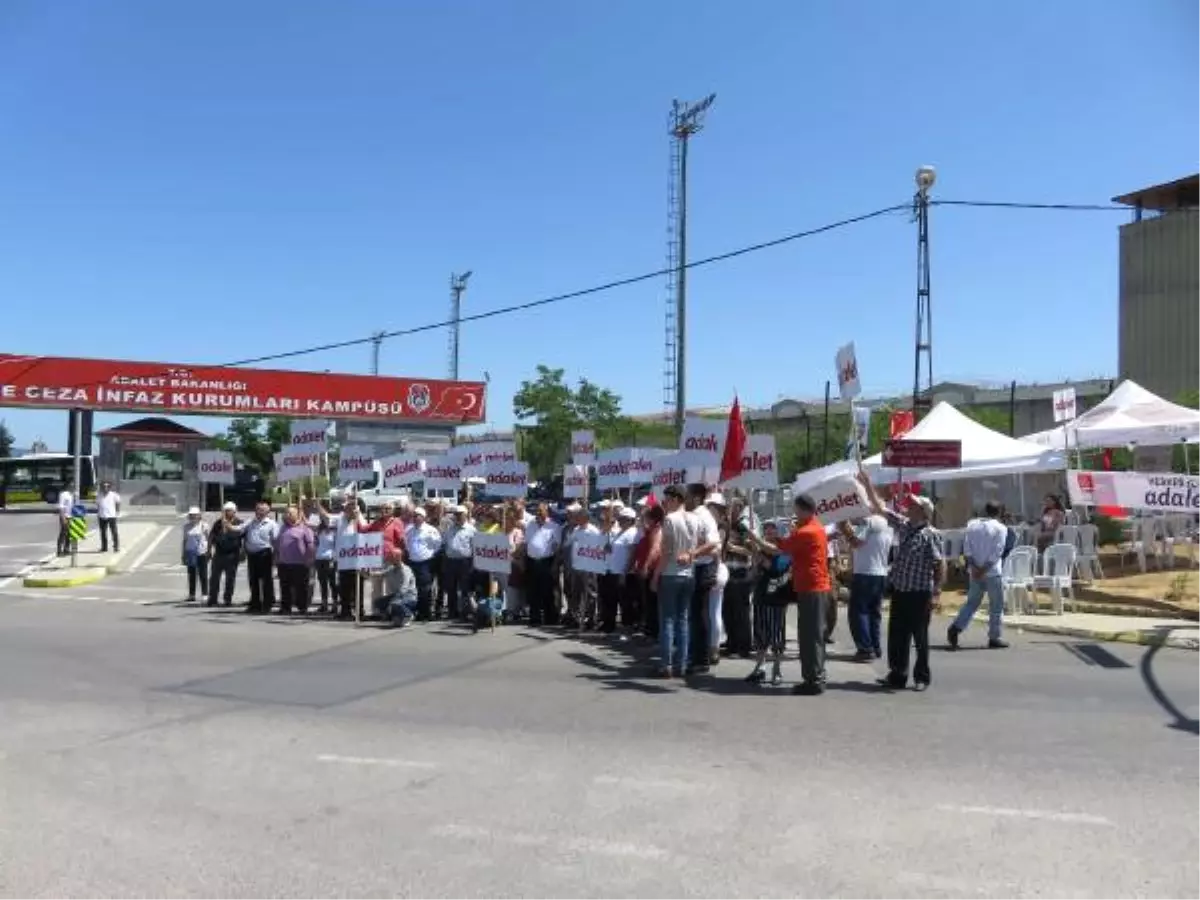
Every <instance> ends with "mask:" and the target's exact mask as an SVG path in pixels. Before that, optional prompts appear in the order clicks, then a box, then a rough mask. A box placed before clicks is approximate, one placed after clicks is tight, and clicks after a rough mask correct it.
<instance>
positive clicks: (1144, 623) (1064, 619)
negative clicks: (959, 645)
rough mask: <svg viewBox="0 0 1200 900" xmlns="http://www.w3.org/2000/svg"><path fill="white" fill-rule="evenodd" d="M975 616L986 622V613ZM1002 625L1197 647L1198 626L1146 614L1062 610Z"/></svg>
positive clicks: (1127, 641) (1009, 619)
mask: <svg viewBox="0 0 1200 900" xmlns="http://www.w3.org/2000/svg"><path fill="white" fill-rule="evenodd" d="M976 618H977V619H979V620H981V621H984V622H986V621H987V615H986V614H980V615H977V616H976ZM1004 627H1005V628H1017V629H1024V630H1025V631H1031V632H1035V633H1039V634H1061V635H1064V636H1067V637H1077V638H1091V639H1092V640H1096V641H1119V642H1120V643H1123V644H1141V645H1143V646H1148V647H1173V648H1175V649H1177V650H1200V627H1198V626H1197V623H1196V622H1190V621H1188V620H1186V619H1152V618H1147V617H1146V616H1110V615H1098V614H1096V613H1077V612H1070V613H1063V614H1062V615H1061V616H1056V615H1053V614H1051V615H1041V616H1005V617H1004Z"/></svg>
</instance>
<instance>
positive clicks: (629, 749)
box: [0, 520, 1200, 897]
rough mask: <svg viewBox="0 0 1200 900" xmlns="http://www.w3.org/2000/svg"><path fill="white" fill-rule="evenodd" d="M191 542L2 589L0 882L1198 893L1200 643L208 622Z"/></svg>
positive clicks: (5, 529) (9, 885)
mask: <svg viewBox="0 0 1200 900" xmlns="http://www.w3.org/2000/svg"><path fill="white" fill-rule="evenodd" d="M22 527H23V526H22ZM18 542H19V541H17V539H16V538H15V537H13V536H12V531H11V530H10V527H9V524H8V521H7V520H4V521H2V522H0V544H9V543H18ZM177 553H178V549H177V547H176V546H174V542H173V541H171V540H169V539H168V540H165V541H163V542H162V543H161V544H160V545H159V546H158V547H157V548H156V549H155V550H154V552H152V553H151V554H150V555H149V556H148V557H147V558H146V559H145V560H144V561H143V563H142V565H141V566H140V567H139V569H138V570H137V571H136V572H134V573H132V574H130V575H126V576H120V577H110V578H109V579H106V580H105V581H102V582H100V583H98V584H95V585H88V586H85V587H81V588H78V589H72V590H67V591H40V592H33V591H25V590H23V589H20V588H18V587H17V586H15V585H9V586H7V587H5V588H3V589H0V723H2V724H0V894H3V895H4V896H28V897H42V896H71V895H81V894H87V895H92V896H148V895H154V896H163V897H175V896H181V897H183V896H231V897H237V896H283V895H301V896H323V895H329V896H356V897H375V896H413V895H417V896H460V897H475V896H550V895H555V896H560V897H574V896H594V895H601V896H672V897H679V896H722V897H727V896H743V895H754V896H780V897H783V896H844V895H850V896H900V897H903V896H912V897H917V896H921V897H940V896H967V897H973V896H984V897H990V896H995V897H1013V896H1072V897H1073V896H1080V897H1082V896H1114V897H1115V896H1147V895H1149V896H1171V897H1174V896H1197V893H1198V885H1197V881H1198V877H1200V873H1198V867H1197V859H1198V854H1197V843H1198V838H1197V833H1198V827H1197V816H1196V797H1197V788H1198V782H1197V715H1198V705H1197V704H1198V699H1197V655H1196V654H1195V653H1188V652H1185V651H1174V650H1161V651H1154V650H1147V649H1145V648H1138V647H1131V646H1125V645H1115V644H1108V645H1089V644H1083V643H1079V642H1076V641H1071V640H1058V639H1055V638H1051V637H1047V636H1044V635H1042V636H1037V635H1011V637H1012V640H1013V644H1014V646H1013V647H1012V648H1011V649H1010V650H1007V651H987V650H964V651H963V652H960V653H958V654H954V655H952V654H949V653H946V652H941V651H939V652H937V653H935V656H934V661H933V663H934V686H933V688H932V689H931V690H930V691H928V692H927V693H924V694H916V693H912V692H905V693H896V694H885V693H880V692H878V691H877V690H876V689H875V688H874V687H873V686H872V682H873V679H874V677H875V675H876V674H879V673H878V671H877V670H876V669H873V668H872V667H869V666H866V667H864V666H857V665H855V664H853V663H849V662H845V661H834V662H832V663H831V665H830V680H831V685H830V688H831V689H830V690H829V691H828V692H827V694H826V695H825V696H823V697H819V698H802V697H793V696H791V695H790V694H788V693H787V692H786V691H776V690H771V689H754V688H749V687H748V686H746V685H744V684H743V682H742V681H741V676H742V675H744V674H745V672H746V671H747V669H748V664H746V663H742V662H735V661H728V660H727V661H725V662H724V663H722V665H721V666H720V667H719V668H718V669H717V675H716V677H714V678H712V679H708V680H706V681H703V682H697V683H696V685H695V686H693V687H685V686H683V685H682V684H680V683H672V684H669V685H666V684H662V683H658V682H654V681H651V680H648V679H645V678H643V677H642V674H643V672H644V671H645V670H644V668H643V664H642V662H641V657H642V656H643V655H644V654H642V653H641V652H640V651H638V649H637V648H636V647H634V646H633V645H631V644H629V643H619V642H613V641H608V640H575V639H567V638H562V637H557V636H551V635H548V634H543V633H536V632H532V631H525V630H523V629H516V628H512V629H502V630H501V631H499V632H498V633H497V634H495V635H490V634H481V635H474V636H473V635H470V634H466V633H463V632H460V631H458V630H456V629H453V628H450V627H447V626H440V625H435V626H430V627H428V628H420V629H408V630H405V631H403V632H390V631H383V630H377V629H375V628H373V627H363V628H358V629H355V628H354V627H353V626H349V625H344V624H338V623H329V622H318V621H311V620H309V621H303V620H284V619H279V618H249V617H245V616H242V615H240V614H238V613H237V612H232V613H228V612H224V611H220V610H217V611H208V610H204V609H195V608H187V607H186V606H184V605H181V603H180V600H181V598H182V595H183V590H182V573H181V572H180V571H179V570H178V569H177V568H173V566H174V565H175V564H176V563H177ZM244 593H245V587H244V584H243V585H240V586H239V595H240V596H239V599H242V598H244ZM981 637H982V632H978V633H977V632H974V631H973V632H972V633H969V634H968V636H967V637H966V638H964V644H966V645H967V646H968V647H974V646H977V645H978V643H979V641H980V639H981ZM839 641H840V646H841V648H842V649H843V650H845V649H846V648H847V647H848V645H849V641H848V638H847V637H846V636H845V634H844V633H841V634H840V635H839ZM795 669H796V664H795V662H794V661H793V662H790V663H789V672H788V675H789V677H796V674H797V673H796V671H795Z"/></svg>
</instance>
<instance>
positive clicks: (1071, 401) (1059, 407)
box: [1054, 387, 1075, 422]
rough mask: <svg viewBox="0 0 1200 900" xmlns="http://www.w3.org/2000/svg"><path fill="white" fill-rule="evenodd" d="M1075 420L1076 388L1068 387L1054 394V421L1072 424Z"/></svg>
mask: <svg viewBox="0 0 1200 900" xmlns="http://www.w3.org/2000/svg"><path fill="white" fill-rule="evenodd" d="M1074 418H1075V388H1073V387H1068V388H1063V389H1062V390H1058V391H1055V392H1054V421H1055V422H1070V421H1071V420H1072V419H1074Z"/></svg>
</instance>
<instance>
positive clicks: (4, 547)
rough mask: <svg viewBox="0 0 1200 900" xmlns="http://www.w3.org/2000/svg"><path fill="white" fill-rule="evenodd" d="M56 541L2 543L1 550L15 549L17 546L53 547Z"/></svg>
mask: <svg viewBox="0 0 1200 900" xmlns="http://www.w3.org/2000/svg"><path fill="white" fill-rule="evenodd" d="M53 546H54V541H37V542H35V543H32V544H0V550H15V549H16V548H17V547H53Z"/></svg>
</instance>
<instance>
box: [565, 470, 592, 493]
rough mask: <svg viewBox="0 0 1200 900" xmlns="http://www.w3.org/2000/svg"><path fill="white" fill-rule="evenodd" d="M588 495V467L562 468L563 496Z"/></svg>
mask: <svg viewBox="0 0 1200 900" xmlns="http://www.w3.org/2000/svg"><path fill="white" fill-rule="evenodd" d="M587 494H588V467H587V466H570V465H568V466H563V496H564V497H586V496H587Z"/></svg>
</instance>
